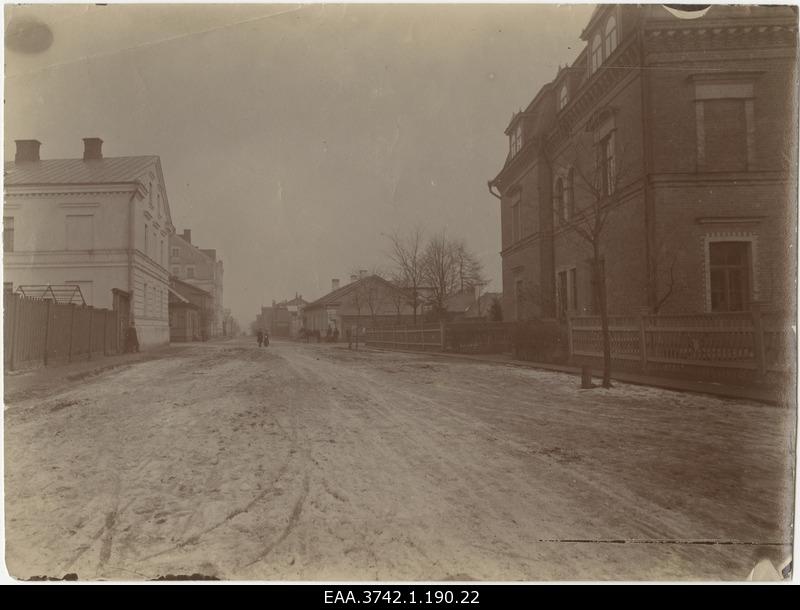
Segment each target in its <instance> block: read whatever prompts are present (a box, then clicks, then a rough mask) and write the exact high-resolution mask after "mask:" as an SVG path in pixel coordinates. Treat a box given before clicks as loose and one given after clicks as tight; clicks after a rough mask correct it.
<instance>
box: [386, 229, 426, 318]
mask: <svg viewBox="0 0 800 610" xmlns="http://www.w3.org/2000/svg"><path fill="white" fill-rule="evenodd" d="M389 240H390V241H391V243H392V248H391V251H390V253H389V258H390V259H391V261H392V263H393V265H394V269H393V273H392V277H393V280H394V282H395V283H396V284H397V286H399V287H400V288H403V289H405V291H406V293H407V294H408V297H407V302H408V304H409V305H410V306H411V308H412V311H413V316H414V324H416V323H417V310H418V309H419V307H420V305H421V298H420V288H422V285H423V281H424V269H423V254H424V251H425V243H424V240H425V235H424V232H423V230H422V228H421V227H416V228H414V229H413V230H412V231H410V232H409V233H407V234H405V235H400V234H398V233H394V234H392V235H389ZM398 311H399V310H398ZM398 315H399V313H398Z"/></svg>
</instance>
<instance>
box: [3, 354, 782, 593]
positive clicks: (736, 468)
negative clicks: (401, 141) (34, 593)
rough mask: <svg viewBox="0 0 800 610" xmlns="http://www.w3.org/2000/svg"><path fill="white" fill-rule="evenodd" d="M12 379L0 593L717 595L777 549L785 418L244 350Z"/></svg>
mask: <svg viewBox="0 0 800 610" xmlns="http://www.w3.org/2000/svg"><path fill="white" fill-rule="evenodd" d="M21 378H22V376H20V377H19V379H21ZM19 379H17V378H15V377H13V376H12V377H7V378H6V396H7V403H6V408H5V448H6V461H5V493H6V495H5V498H6V505H5V511H6V545H7V552H6V561H7V566H8V569H9V571H10V573H11V574H12V575H13V576H15V577H17V578H29V577H31V576H35V575H50V576H59V577H60V576H63V575H64V574H66V573H71V572H73V573H77V574H78V576H79V578H81V579H96V578H103V579H143V578H156V577H158V576H162V575H166V574H192V573H199V574H204V575H207V576H216V577H219V578H226V579H264V580H392V581H396V580H469V579H477V580H490V581H493V580H540V579H563V580H587V579H588V580H594V579H648V580H650V579H687V578H688V579H715V580H716V579H737V580H740V579H744V578H745V577H746V576H747V574H748V572H749V571H750V569H751V568H752V567H753V565H754V564H755V563H756V561H758V560H759V559H761V558H764V557H767V558H770V559H779V558H783V557H784V556H786V555H787V554H788V553H789V552H790V547H789V543H790V536H791V534H790V528H789V523H790V519H791V514H792V508H791V506H790V505H788V501H789V498H791V496H792V495H793V492H792V484H791V483H792V474H791V472H790V447H791V442H792V439H791V438H790V436H791V435H790V430H791V429H792V427H793V425H794V422H793V417H794V413H793V412H791V411H789V410H787V409H785V408H777V407H771V406H767V405H761V404H756V403H748V402H745V401H734V400H723V399H719V398H712V397H706V396H697V395H689V394H680V393H676V392H670V391H666V390H659V389H653V388H643V387H635V386H627V385H623V384H617V385H616V387H614V388H612V389H611V390H602V389H596V390H591V391H585V390H583V391H582V390H580V389H578V385H579V382H578V380H577V379H576V378H574V377H571V376H568V375H564V374H560V373H552V372H542V371H535V370H529V369H523V368H514V367H508V366H502V365H496V364H484V363H479V362H466V361H465V362H460V361H451V360H447V359H442V358H436V357H433V356H427V355H411V354H399V353H388V352H377V351H369V350H364V351H359V352H355V351H352V352H351V351H348V350H347V349H346V346H345V347H342V346H341V345H337V346H331V345H325V344H308V345H306V344H303V343H290V342H280V341H276V342H273V343H272V344H271V345H270V346H269V348H266V349H259V348H258V346H257V345H256V344H255V341H254V340H253V339H252V338H248V339H237V340H235V341H227V342H214V343H207V344H193V345H190V346H188V347H185V348H181V349H177V350H174V351H170V352H169V353H168V354H167V355H165V356H162V357H159V358H157V359H153V360H145V361H142V362H136V363H131V364H128V365H125V366H121V367H118V368H116V369H113V370H109V371H106V372H103V373H101V374H99V375H96V376H91V377H87V378H85V379H79V380H74V381H68V380H64V381H63V382H61V383H60V384H58V386H57V387H49V388H47V390H46V391H39V392H36V391H32V392H28V393H19V392H17V393H16V394H15V384H17V383H19ZM718 543H722V544H718ZM732 543H736V544H732Z"/></svg>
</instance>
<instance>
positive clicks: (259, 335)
mask: <svg viewBox="0 0 800 610" xmlns="http://www.w3.org/2000/svg"><path fill="white" fill-rule="evenodd" d="M256 340H258V347H261V344H262V343H264V333H263V332H261V331H258V332H257V333H256Z"/></svg>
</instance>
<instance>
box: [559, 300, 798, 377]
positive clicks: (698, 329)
mask: <svg viewBox="0 0 800 610" xmlns="http://www.w3.org/2000/svg"><path fill="white" fill-rule="evenodd" d="M568 324H569V330H568V337H569V353H570V357H571V360H572V361H573V362H577V363H587V362H599V361H600V359H602V357H603V334H602V329H601V326H600V318H599V317H596V316H581V317H575V318H571V319H570V320H569V323H568ZM609 329H610V335H611V356H612V361H613V368H614V369H616V370H630V371H643V372H646V373H652V374H668V375H670V376H680V377H691V378H700V379H707V380H711V381H737V382H744V383H751V382H759V381H767V382H769V381H775V382H781V381H785V379H786V377H787V376H788V375H789V374H790V373H791V372H792V370H793V368H794V364H795V363H794V355H793V353H794V346H795V344H796V338H795V336H794V332H793V331H792V328H791V322H790V321H789V318H788V317H787V316H786V315H785V314H782V313H780V312H762V311H760V310H759V309H755V310H753V311H751V312H741V313H713V314H687V315H658V316H653V315H648V314H644V313H643V314H642V315H639V316H612V317H610V318H609Z"/></svg>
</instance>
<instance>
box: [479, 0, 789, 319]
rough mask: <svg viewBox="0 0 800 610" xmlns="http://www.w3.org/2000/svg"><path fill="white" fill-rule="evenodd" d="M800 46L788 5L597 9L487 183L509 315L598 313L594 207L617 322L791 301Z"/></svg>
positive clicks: (514, 131) (513, 130) (518, 123)
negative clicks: (600, 218) (494, 206)
mask: <svg viewBox="0 0 800 610" xmlns="http://www.w3.org/2000/svg"><path fill="white" fill-rule="evenodd" d="M796 37H797V13H796V10H795V9H794V8H793V7H752V6H711V8H710V9H708V10H707V11H706V12H705V13H704V14H703V15H702V16H701V17H699V18H696V19H682V18H679V17H678V16H676V15H675V14H673V13H672V12H670V11H669V10H667V9H665V8H664V7H663V6H661V5H649V6H634V5H626V6H614V5H603V6H599V7H598V8H597V9H596V10H595V11H594V13H593V15H592V17H591V19H590V20H589V23H588V24H587V25H586V27H585V29H584V31H583V32H582V34H581V39H582V40H583V41H584V42H585V45H586V46H585V47H584V49H583V50H582V52H581V53H580V55H579V56H578V58H577V59H576V60H575V62H574V63H573V64H572V65H571V66H568V67H565V68H562V69H560V70H559V72H558V74H557V75H556V76H555V78H554V79H553V80H552V81H551V82H549V83H547V84H545V85H544V86H543V87H542V88H541V89H540V90H539V92H538V93H537V94H536V96H535V97H534V99H533V101H532V102H531V103H530V104H529V105H528V107H527V108H526V109H525V110H524V111H522V112H519V113H517V114H515V115H514V116H513V118H512V120H511V122H510V124H509V126H508V128H507V130H506V134H507V135H508V137H509V143H510V145H509V154H508V156H507V158H506V161H505V164H504V166H503V168H502V169H501V171H500V172H499V174H498V175H497V176H496V177H495V178H494V179H492V180H491V181H490V182H489V188H490V191H491V192H492V194H493V195H495V196H496V197H498V198H499V199H500V201H501V218H502V252H501V255H502V261H503V300H504V302H503V310H504V312H506V319H508V320H514V319H527V318H530V317H556V316H558V317H563V316H565V315H567V314H568V313H591V312H595V311H596V310H597V303H596V299H595V296H594V295H595V294H596V291H595V290H594V285H595V282H594V279H593V278H594V274H593V272H592V270H593V265H592V264H591V260H593V259H594V257H593V252H592V250H593V249H592V244H591V241H589V240H587V239H585V238H584V237H582V236H581V233H582V231H583V232H584V234H585V231H586V228H587V227H589V228H592V227H593V222H594V220H595V219H596V218H597V216H596V215H595V214H594V212H593V210H602V212H603V215H605V223H604V226H603V229H602V230H601V231H599V232H598V234H599V236H600V238H599V240H598V250H599V253H600V256H599V259H600V260H601V261H602V262H601V263H600V266H601V268H602V269H604V275H605V278H606V286H607V294H608V306H609V312H610V313H611V314H625V313H632V312H636V311H638V310H639V309H640V308H642V307H647V308H648V309H650V310H651V311H660V312H664V313H670V312H706V311H742V310H747V309H748V308H749V307H750V306H751V304H752V303H753V302H755V301H761V302H767V303H769V304H771V305H773V306H791V305H792V304H793V297H792V287H793V282H794V277H795V264H794V255H793V254H790V253H791V252H792V248H793V246H792V244H793V243H794V228H795V225H796V191H795V181H796V177H795V175H794V173H793V169H794V168H795V167H796V162H797V160H796V155H795V149H794V147H795V145H796V142H795V139H794V138H793V134H796V133H797V125H796V122H795V121H796V104H797V97H796V53H797V44H796V43H797V38H796ZM598 204H601V205H598ZM591 234H594V233H591Z"/></svg>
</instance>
